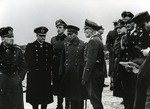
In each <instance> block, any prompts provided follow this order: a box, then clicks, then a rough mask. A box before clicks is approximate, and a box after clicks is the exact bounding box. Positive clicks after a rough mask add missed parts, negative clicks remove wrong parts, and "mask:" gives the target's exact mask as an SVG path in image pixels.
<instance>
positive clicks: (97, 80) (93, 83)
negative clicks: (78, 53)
mask: <svg viewBox="0 0 150 109" xmlns="http://www.w3.org/2000/svg"><path fill="white" fill-rule="evenodd" d="M97 30H98V25H97V24H96V23H95V22H92V21H90V20H87V19H86V20H85V27H84V33H85V36H86V37H87V38H90V40H89V41H88V43H87V46H86V49H85V67H84V71H83V76H82V84H83V85H85V86H86V89H87V91H88V95H89V98H90V102H91V104H92V106H93V108H94V109H103V104H102V101H101V99H102V91H103V85H104V78H105V73H104V71H103V67H104V66H105V65H104V61H105V60H104V46H103V43H102V41H101V39H100V37H99V35H97V34H96V31H97Z"/></svg>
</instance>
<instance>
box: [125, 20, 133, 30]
mask: <svg viewBox="0 0 150 109" xmlns="http://www.w3.org/2000/svg"><path fill="white" fill-rule="evenodd" d="M134 26H135V23H134V22H130V23H126V27H127V29H128V30H129V31H131V30H133V29H134Z"/></svg>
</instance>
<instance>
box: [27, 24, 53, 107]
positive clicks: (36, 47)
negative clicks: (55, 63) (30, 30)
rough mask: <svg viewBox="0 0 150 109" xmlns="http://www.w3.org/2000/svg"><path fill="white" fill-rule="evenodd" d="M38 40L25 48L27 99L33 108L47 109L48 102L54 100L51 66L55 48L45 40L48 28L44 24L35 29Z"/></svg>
mask: <svg viewBox="0 0 150 109" xmlns="http://www.w3.org/2000/svg"><path fill="white" fill-rule="evenodd" d="M34 32H35V33H36V37H37V40H36V41H34V42H32V43H29V44H28V45H27V47H26V50H25V59H26V62H27V65H28V71H29V72H28V74H27V94H26V101H27V102H29V103H31V105H32V106H33V109H38V105H39V104H41V109H46V107H47V104H49V103H52V102H53V96H52V87H51V67H52V56H53V48H52V45H51V44H50V43H47V42H45V38H46V33H47V32H48V29H47V28H46V27H44V26H41V27H37V28H35V29H34Z"/></svg>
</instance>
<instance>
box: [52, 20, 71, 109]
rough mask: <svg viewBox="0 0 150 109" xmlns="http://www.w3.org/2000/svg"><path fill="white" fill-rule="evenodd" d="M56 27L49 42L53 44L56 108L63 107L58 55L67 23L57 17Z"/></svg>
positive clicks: (61, 47) (65, 38)
mask: <svg viewBox="0 0 150 109" xmlns="http://www.w3.org/2000/svg"><path fill="white" fill-rule="evenodd" d="M55 25H56V28H57V33H58V34H57V36H54V37H52V39H51V43H52V45H53V51H54V54H53V70H52V75H53V93H54V95H57V108H56V109H62V108H63V105H62V103H63V96H62V94H61V92H62V91H61V89H62V88H61V85H60V83H61V78H62V76H60V75H59V74H58V73H59V63H60V57H61V54H62V50H63V48H64V42H66V41H67V36H66V35H65V34H64V32H65V30H66V27H67V24H66V23H65V22H64V21H63V20H61V19H59V20H57V21H56V22H55ZM68 105H69V104H68V102H67V101H66V108H67V107H68Z"/></svg>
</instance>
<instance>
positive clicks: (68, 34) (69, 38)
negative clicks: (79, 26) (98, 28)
mask: <svg viewBox="0 0 150 109" xmlns="http://www.w3.org/2000/svg"><path fill="white" fill-rule="evenodd" d="M67 36H68V40H69V41H72V40H73V39H75V38H76V37H77V34H75V33H72V32H68V33H67Z"/></svg>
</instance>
